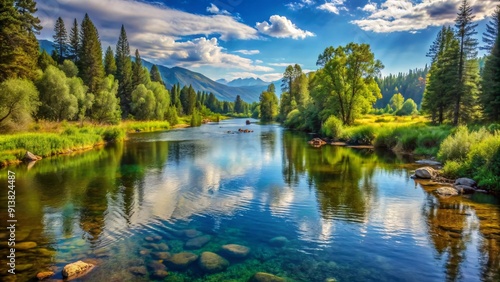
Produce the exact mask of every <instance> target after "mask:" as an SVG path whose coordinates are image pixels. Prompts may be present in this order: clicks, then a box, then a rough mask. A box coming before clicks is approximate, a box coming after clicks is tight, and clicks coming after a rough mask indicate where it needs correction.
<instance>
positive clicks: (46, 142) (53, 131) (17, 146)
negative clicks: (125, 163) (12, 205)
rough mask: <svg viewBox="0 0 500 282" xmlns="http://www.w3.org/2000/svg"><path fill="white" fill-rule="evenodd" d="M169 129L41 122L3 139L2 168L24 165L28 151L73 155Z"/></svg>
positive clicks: (151, 125) (125, 124)
mask: <svg viewBox="0 0 500 282" xmlns="http://www.w3.org/2000/svg"><path fill="white" fill-rule="evenodd" d="M181 125H182V124H179V125H177V126H181ZM170 128H171V126H170V124H169V123H168V122H166V121H147V122H140V121H124V122H122V123H120V124H119V125H95V124H91V123H85V124H83V125H82V124H79V123H69V122H62V123H55V122H39V123H36V124H33V125H32V126H31V127H30V130H29V132H16V133H13V134H6V135H2V136H0V167H5V166H8V165H13V164H19V163H21V162H22V160H23V159H24V157H25V154H26V152H27V151H28V152H31V153H33V154H34V155H36V156H40V157H42V158H44V157H50V156H55V155H62V154H70V153H73V152H77V151H85V150H89V149H92V148H94V147H96V146H102V145H104V144H106V143H109V142H120V141H123V140H125V139H126V137H127V134H128V133H132V132H151V131H161V130H169V129H170Z"/></svg>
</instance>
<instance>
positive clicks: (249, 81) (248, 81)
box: [227, 77, 269, 87]
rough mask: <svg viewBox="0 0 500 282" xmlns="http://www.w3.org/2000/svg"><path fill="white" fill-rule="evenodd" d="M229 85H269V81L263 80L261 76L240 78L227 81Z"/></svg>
mask: <svg viewBox="0 0 500 282" xmlns="http://www.w3.org/2000/svg"><path fill="white" fill-rule="evenodd" d="M227 85H228V86H232V87H242V86H244V87H248V86H267V85H269V83H268V82H265V81H263V80H262V79H260V78H253V77H250V78H238V79H235V80H232V81H230V82H228V83H227Z"/></svg>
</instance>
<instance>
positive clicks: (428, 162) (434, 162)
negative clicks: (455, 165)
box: [415, 160, 441, 166]
mask: <svg viewBox="0 0 500 282" xmlns="http://www.w3.org/2000/svg"><path fill="white" fill-rule="evenodd" d="M415 163H417V164H421V165H434V166H437V165H441V163H440V162H438V161H434V160H418V161H416V162H415Z"/></svg>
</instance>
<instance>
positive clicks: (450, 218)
mask: <svg viewBox="0 0 500 282" xmlns="http://www.w3.org/2000/svg"><path fill="white" fill-rule="evenodd" d="M239 128H243V129H249V130H251V131H253V132H249V133H240V132H238V129H239ZM308 139H310V137H309V136H307V135H305V134H299V133H293V132H289V131H287V130H285V129H283V128H282V127H280V126H278V125H258V124H255V123H252V124H251V125H245V120H240V119H234V120H226V121H223V122H220V123H211V124H207V125H203V126H202V127H199V128H187V129H179V130H172V131H168V132H157V133H138V134H133V135H131V136H130V140H128V141H127V142H124V143H118V144H111V145H108V146H106V147H105V148H99V149H95V150H92V151H89V152H85V153H80V154H76V155H73V156H60V157H54V158H48V159H44V160H41V161H39V162H38V163H36V164H35V165H34V166H30V167H28V166H27V165H20V166H17V167H9V168H8V169H9V170H12V171H14V172H15V173H16V220H17V223H16V234H15V235H16V244H18V245H19V244H21V245H20V246H23V248H25V249H17V250H16V273H17V274H16V275H15V276H13V275H10V274H8V273H7V272H6V271H7V270H5V271H2V273H1V274H0V275H1V276H0V280H3V281H15V280H16V278H17V281H28V280H30V279H31V280H34V279H35V278H34V277H35V275H36V274H37V273H38V272H39V271H45V270H52V271H55V273H56V274H55V276H54V277H53V278H54V279H62V276H61V270H62V268H63V267H64V266H65V265H66V264H68V263H71V262H75V261H78V260H88V261H90V262H93V263H95V264H97V267H95V268H94V269H93V270H92V271H91V272H90V273H88V274H87V275H85V276H83V277H81V278H80V279H78V280H76V281H150V280H165V281H189V282H191V281H248V279H249V278H250V277H252V275H254V274H255V273H256V272H267V273H271V274H274V275H277V276H279V277H283V278H286V279H287V281H319V282H323V281H339V282H340V281H500V205H499V202H498V200H497V199H495V198H493V197H491V196H488V195H481V194H477V195H474V196H472V197H469V198H466V197H453V198H447V199H440V198H438V197H437V196H436V195H435V194H434V193H433V192H432V191H433V190H434V189H435V188H436V187H432V186H422V185H421V183H417V182H415V181H414V180H412V179H410V177H409V176H410V175H411V173H412V170H414V169H415V168H416V166H415V165H413V164H412V162H411V161H410V160H408V159H405V158H403V157H401V156H396V155H393V154H392V153H391V152H378V151H376V152H374V151H372V150H366V149H363V150H360V149H350V148H343V147H334V146H329V145H327V146H323V147H322V148H313V147H311V146H309V145H308V144H307V141H308ZM0 181H1V182H3V183H4V185H2V186H3V187H7V185H8V184H7V169H3V170H2V171H1V175H0ZM2 191H6V188H4V189H2ZM0 201H1V204H0V206H1V207H2V210H1V221H2V226H3V225H4V224H5V222H6V220H7V214H6V205H7V193H2V195H0ZM8 236H9V232H8V231H6V229H4V228H3V229H2V230H1V231H0V240H1V246H2V253H1V257H2V265H3V266H2V270H3V269H5V267H4V266H5V263H4V261H5V258H6V256H7V255H8V248H7V239H8ZM202 236H203V238H204V239H203V240H202V241H206V242H203V243H204V244H201V245H199V246H196V244H195V246H194V247H193V245H190V244H186V243H187V242H188V241H189V240H191V239H190V238H189V237H195V239H196V238H198V239H199V238H200V237H202ZM195 241H196V240H195ZM26 242H34V243H35V244H36V246H35V245H34V244H33V243H28V244H26ZM191 242H192V240H191ZM22 243H24V244H22ZM226 244H239V245H243V246H246V247H248V248H249V250H250V252H249V253H248V255H246V256H244V257H240V258H236V257H234V255H233V256H231V255H229V253H227V252H224V250H222V249H221V247H222V246H223V245H226ZM184 251H187V252H192V253H194V254H195V255H200V254H201V253H203V252H207V251H208V252H213V253H217V254H219V255H221V256H222V257H223V258H224V259H225V260H227V263H228V265H226V267H224V268H222V269H223V270H221V271H219V272H215V273H211V272H208V273H207V271H206V269H203V268H202V267H200V265H199V263H198V261H194V262H193V263H191V264H186V265H184V266H183V267H174V266H173V264H171V263H170V264H169V263H168V260H169V257H170V256H172V255H174V254H177V253H181V252H184ZM163 264H165V265H167V268H166V271H168V276H166V277H163V276H164V275H166V274H165V273H164V272H163V275H160V274H159V273H158V270H159V269H161V270H165V269H164V267H163V266H162V265H163Z"/></svg>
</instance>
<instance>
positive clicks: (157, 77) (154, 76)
mask: <svg viewBox="0 0 500 282" xmlns="http://www.w3.org/2000/svg"><path fill="white" fill-rule="evenodd" d="M151 81H156V82H159V83H161V84H163V85H165V83H164V82H163V79H162V77H161V73H160V70H159V69H158V67H157V66H156V65H153V66H152V67H151Z"/></svg>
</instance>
